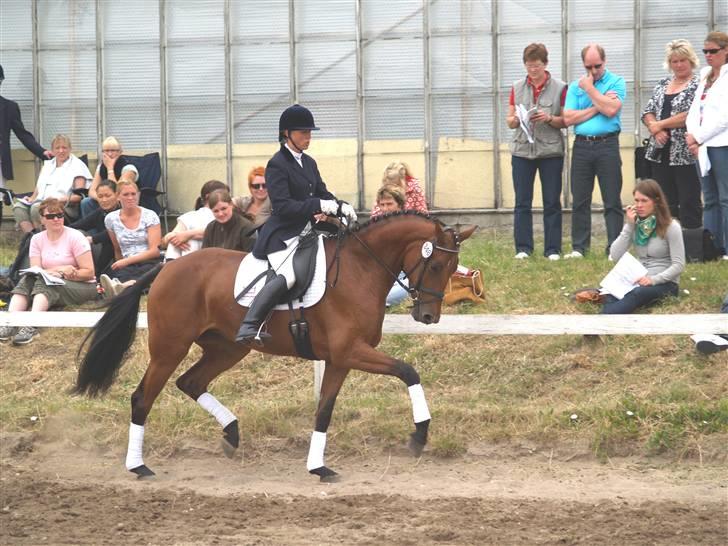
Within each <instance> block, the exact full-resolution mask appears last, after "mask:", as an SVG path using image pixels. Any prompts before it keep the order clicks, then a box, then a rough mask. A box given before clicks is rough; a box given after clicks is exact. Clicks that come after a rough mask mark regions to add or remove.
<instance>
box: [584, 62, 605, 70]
mask: <svg viewBox="0 0 728 546" xmlns="http://www.w3.org/2000/svg"><path fill="white" fill-rule="evenodd" d="M603 66H604V63H599V64H588V65H585V66H584V68H586V69H587V70H591V69H592V68H594V69H596V70H599V69H600V68H601V67H603Z"/></svg>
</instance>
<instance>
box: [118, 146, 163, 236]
mask: <svg viewBox="0 0 728 546" xmlns="http://www.w3.org/2000/svg"><path fill="white" fill-rule="evenodd" d="M126 158H127V159H128V160H129V162H130V163H132V164H133V165H134V166H135V167H136V168H137V170H138V171H139V179H138V180H137V186H139V192H140V193H141V195H140V197H139V205H141V206H142V207H144V208H146V209H150V210H153V211H154V212H156V213H157V214H158V215H160V216H162V215H164V228H165V231H166V230H167V208H166V207H164V206H162V205H161V204H160V203H159V200H158V199H157V198H158V197H159V196H160V195H164V193H165V192H163V191H159V190H158V189H157V185H158V184H159V180H160V179H161V178H162V162H161V160H160V158H159V152H152V153H150V154H146V155H144V156H134V155H128V156H126Z"/></svg>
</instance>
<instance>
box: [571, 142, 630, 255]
mask: <svg viewBox="0 0 728 546" xmlns="http://www.w3.org/2000/svg"><path fill="white" fill-rule="evenodd" d="M595 176H596V177H597V179H598V180H599V189H600V190H601V193H602V202H603V203H604V222H605V223H606V225H607V253H609V247H610V246H611V245H612V243H613V242H614V240H615V239H616V238H617V237H618V236H619V234H620V232H621V231H622V225H623V224H624V211H623V210H622V199H621V197H620V194H621V193H622V158H621V156H620V155H619V136H617V135H614V136H611V137H609V138H607V139H605V140H598V141H585V140H579V139H578V138H577V139H576V140H575V141H574V147H573V151H572V156H571V197H572V201H573V205H572V216H571V246H572V248H573V249H574V250H578V251H579V252H581V253H582V254H585V253H586V252H587V251H588V250H589V247H590V246H591V204H592V193H593V192H594V177H595Z"/></svg>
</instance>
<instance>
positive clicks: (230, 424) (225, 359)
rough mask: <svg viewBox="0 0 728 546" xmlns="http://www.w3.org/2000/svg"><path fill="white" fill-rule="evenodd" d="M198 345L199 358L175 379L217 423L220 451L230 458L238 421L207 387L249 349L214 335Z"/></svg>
mask: <svg viewBox="0 0 728 546" xmlns="http://www.w3.org/2000/svg"><path fill="white" fill-rule="evenodd" d="M198 343H199V345H200V346H201V347H202V348H203V353H202V357H201V358H200V360H198V361H197V362H196V363H195V364H194V365H193V366H192V367H191V368H190V369H189V370H187V371H186V372H185V373H183V374H182V375H181V376H180V377H179V378H178V379H177V387H178V388H179V389H180V390H181V391H182V392H184V393H185V394H186V395H187V396H189V397H190V398H192V399H193V400H195V401H196V402H197V403H198V404H199V405H200V406H202V407H203V408H204V409H205V410H206V411H207V412H208V413H209V414H210V415H212V416H213V417H214V418H215V420H217V422H218V423H219V424H220V426H221V427H222V432H223V439H222V442H221V445H222V449H223V452H224V453H225V455H226V456H227V457H232V456H233V455H234V454H235V451H236V450H237V449H238V446H239V444H240V433H239V431H238V418H237V417H236V416H235V414H233V412H231V411H230V410H229V409H228V408H226V407H225V406H223V405H222V404H221V403H220V401H219V400H218V399H217V398H215V397H214V396H213V395H212V394H210V393H209V392H207V388H208V386H209V384H210V382H211V381H212V380H213V379H215V378H216V377H217V376H218V375H220V374H221V373H223V372H224V371H227V370H229V369H230V368H232V367H233V366H234V365H235V364H236V363H237V362H239V361H240V359H242V358H243V357H244V356H245V355H247V354H248V353H249V352H250V349H249V348H247V347H245V346H241V345H239V344H237V343H232V342H230V341H228V340H226V339H223V338H222V337H220V336H217V335H210V336H206V337H205V338H204V339H201V340H198Z"/></svg>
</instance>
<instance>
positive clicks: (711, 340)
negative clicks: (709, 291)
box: [693, 294, 728, 355]
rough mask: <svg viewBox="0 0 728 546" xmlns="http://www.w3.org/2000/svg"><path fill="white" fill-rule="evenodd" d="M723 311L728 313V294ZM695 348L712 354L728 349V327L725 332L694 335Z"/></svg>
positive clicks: (721, 309)
mask: <svg viewBox="0 0 728 546" xmlns="http://www.w3.org/2000/svg"><path fill="white" fill-rule="evenodd" d="M720 312H721V313H728V294H726V295H725V298H724V299H723V305H722V306H721V308H720ZM693 339H694V341H695V348H696V349H697V350H698V351H699V352H701V353H703V354H704V355H712V354H713V353H718V352H720V351H726V350H728V328H726V333H725V334H720V335H714V334H698V335H695V336H693Z"/></svg>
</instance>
